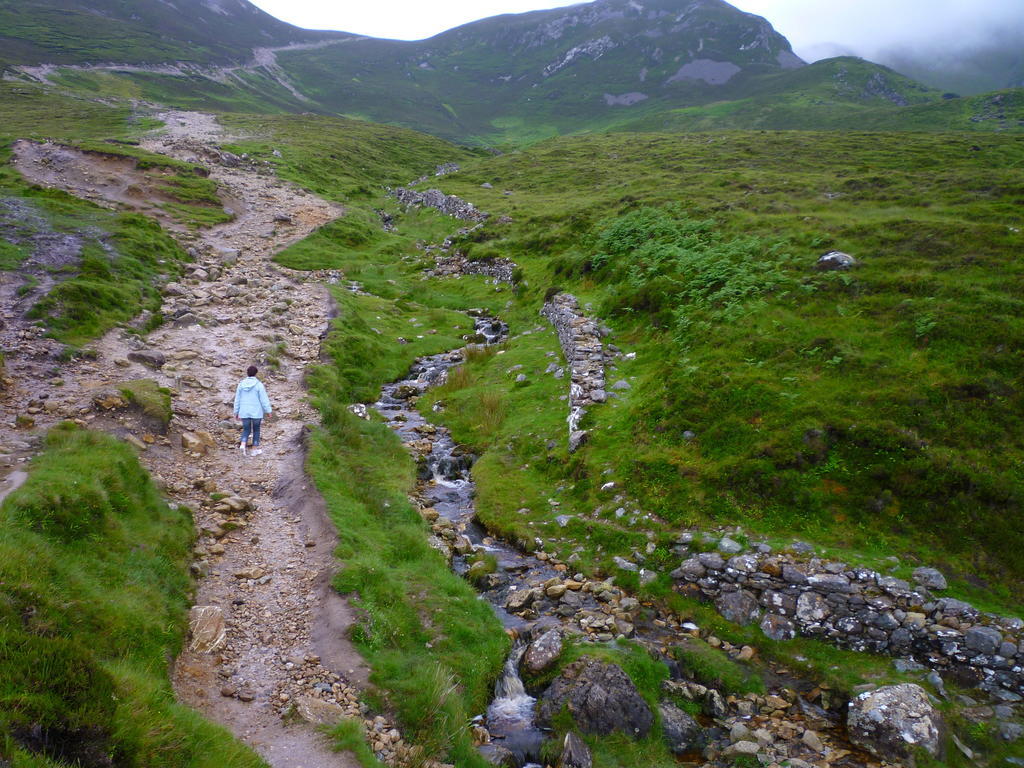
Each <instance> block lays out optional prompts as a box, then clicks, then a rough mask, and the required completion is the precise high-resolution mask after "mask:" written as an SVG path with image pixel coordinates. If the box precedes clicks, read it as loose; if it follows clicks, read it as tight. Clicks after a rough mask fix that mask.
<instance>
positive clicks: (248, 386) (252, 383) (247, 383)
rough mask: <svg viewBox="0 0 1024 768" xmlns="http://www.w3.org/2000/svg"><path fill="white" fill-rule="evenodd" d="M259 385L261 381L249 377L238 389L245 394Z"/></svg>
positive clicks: (242, 381) (241, 382)
mask: <svg viewBox="0 0 1024 768" xmlns="http://www.w3.org/2000/svg"><path fill="white" fill-rule="evenodd" d="M259 383H260V380H259V379H257V378H256V377H255V376H247V377H245V378H244V379H242V380H241V381H240V382H238V387H239V389H241V390H242V391H243V392H244V391H245V390H247V389H255V388H256V386H257V385H258V384H259Z"/></svg>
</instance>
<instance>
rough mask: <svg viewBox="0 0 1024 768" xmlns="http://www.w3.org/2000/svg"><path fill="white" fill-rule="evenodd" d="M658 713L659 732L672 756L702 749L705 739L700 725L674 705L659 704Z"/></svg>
mask: <svg viewBox="0 0 1024 768" xmlns="http://www.w3.org/2000/svg"><path fill="white" fill-rule="evenodd" d="M658 712H660V713H661V730H662V732H663V733H664V734H665V741H666V743H667V744H668V748H669V749H670V750H672V753H673V754H675V755H685V754H687V753H689V752H699V751H700V750H702V749H704V745H705V744H707V737H706V736H705V734H704V729H703V728H701V726H700V723H698V722H697V721H696V720H694V719H693V718H692V717H691V716H690V715H688V714H686V713H685V712H683V710H681V709H679V707H677V706H676V705H675V704H669V703H668V702H662V703H661V704H659V705H658Z"/></svg>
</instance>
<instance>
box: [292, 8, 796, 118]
mask: <svg viewBox="0 0 1024 768" xmlns="http://www.w3.org/2000/svg"><path fill="white" fill-rule="evenodd" d="M279 60H280V63H281V66H282V67H283V68H284V69H285V71H287V72H288V74H289V75H290V76H291V78H292V79H293V80H294V81H295V82H297V83H298V84H300V87H302V88H303V90H304V91H305V92H306V93H307V94H308V95H310V96H311V97H312V98H314V99H315V100H316V101H318V102H319V103H321V104H323V105H324V106H325V107H327V108H329V109H332V110H337V111H339V112H344V113H348V114H358V115H361V116H365V117H368V118H371V119H375V120H384V121H388V122H399V123H405V124H411V123H410V121H411V120H416V121H417V123H418V125H419V126H420V127H421V128H426V129H428V130H432V131H435V132H441V133H445V134H447V135H456V134H460V133H461V134H462V135H463V136H465V135H466V134H467V133H468V134H471V135H472V134H478V135H482V136H487V135H493V134H503V133H508V132H509V129H510V128H511V129H513V130H512V132H513V133H515V132H516V131H515V129H516V128H517V127H521V128H522V129H523V131H522V132H526V133H534V134H541V135H551V134H554V133H558V132H564V131H566V130H579V129H580V128H581V127H584V126H587V127H590V126H594V127H600V126H601V125H602V124H604V123H608V122H614V121H616V120H619V119H621V115H620V114H619V113H620V112H621V111H622V110H632V109H637V108H639V109H641V110H645V109H646V108H647V104H646V103H648V102H656V101H658V100H661V99H669V100H671V101H673V102H674V103H676V104H681V103H694V102H695V101H701V100H705V99H707V98H711V97H713V96H715V95H716V94H718V93H719V92H720V91H721V90H723V88H725V87H727V86H730V85H732V84H734V83H736V82H738V81H741V80H742V79H744V78H746V77H749V76H751V75H756V74H762V73H766V72H779V71H781V70H783V69H786V68H795V67H800V66H803V62H802V61H801V60H800V59H799V58H798V57H797V56H796V55H795V54H793V52H792V49H791V47H790V44H789V42H788V41H787V40H786V39H785V38H784V37H783V36H782V35H780V34H778V33H777V32H776V31H775V30H774V29H773V28H772V26H771V25H770V24H769V23H768V22H767V21H766V20H764V19H763V18H761V17H758V16H754V15H752V14H747V13H743V12H741V11H739V10H737V9H736V8H733V7H732V6H730V5H728V4H727V3H725V2H722V0H691V1H689V2H685V1H684V2H680V1H679V0H653V2H646V3H643V4H641V3H639V2H635V0H634V1H632V2H631V1H630V0H597V2H594V3H591V4H586V5H578V6H572V7H569V8H560V9H555V10H550V11H536V12H533V13H526V14H519V15H506V16H498V17H495V18H491V19H485V20H483V21H479V22H474V23H472V24H467V25H465V26H462V27H459V28H457V29H453V30H451V31H449V32H445V33H443V34H441V35H438V36H436V37H433V38H431V39H429V40H424V41H420V42H411V43H409V42H400V41H385V40H375V39H364V40H359V41H354V42H352V43H350V44H348V45H345V46H331V47H327V48H322V49H318V50H314V51H293V52H287V53H284V54H282V55H281V56H280V57H279ZM413 111H415V117H414V116H413V115H412V114H411V113H412V112H413Z"/></svg>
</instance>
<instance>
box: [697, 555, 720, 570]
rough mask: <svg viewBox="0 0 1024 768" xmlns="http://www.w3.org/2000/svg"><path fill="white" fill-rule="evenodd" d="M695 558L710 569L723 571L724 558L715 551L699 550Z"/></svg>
mask: <svg viewBox="0 0 1024 768" xmlns="http://www.w3.org/2000/svg"><path fill="white" fill-rule="evenodd" d="M697 560H699V561H700V564H701V565H703V566H704V567H705V568H707V569H708V570H710V571H724V570H725V560H723V559H722V556H721V555H720V554H718V553H717V552H701V553H700V554H699V555H697Z"/></svg>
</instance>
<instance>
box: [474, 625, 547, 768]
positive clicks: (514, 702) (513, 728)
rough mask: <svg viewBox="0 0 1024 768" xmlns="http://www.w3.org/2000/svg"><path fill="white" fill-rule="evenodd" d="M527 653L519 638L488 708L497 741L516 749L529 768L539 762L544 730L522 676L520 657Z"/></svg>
mask: <svg viewBox="0 0 1024 768" xmlns="http://www.w3.org/2000/svg"><path fill="white" fill-rule="evenodd" d="M524 653H526V643H524V642H521V641H520V642H517V643H516V644H515V645H514V646H513V648H512V651H511V652H510V653H509V655H508V658H507V659H506V660H505V668H504V669H503V670H502V673H501V677H499V678H498V681H497V682H496V683H495V684H494V700H493V701H492V702H491V705H490V706H489V707H488V708H487V729H488V730H489V731H490V732H491V738H492V739H493V741H494V743H495V744H499V745H500V746H502V747H504V748H505V749H507V750H508V751H509V752H511V753H512V757H513V758H514V760H515V764H516V765H517V766H523V768H529V767H530V766H534V765H537V764H536V763H534V762H533V761H534V760H539V759H540V747H541V744H542V743H543V741H544V732H543V731H541V730H540V729H539V728H537V726H536V725H535V724H534V707H535V706H536V704H537V700H536V699H535V698H534V697H533V696H530V695H529V694H528V693H527V692H526V688H525V687H523V681H522V678H520V677H519V661H520V660H521V659H522V658H523V654H524Z"/></svg>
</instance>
